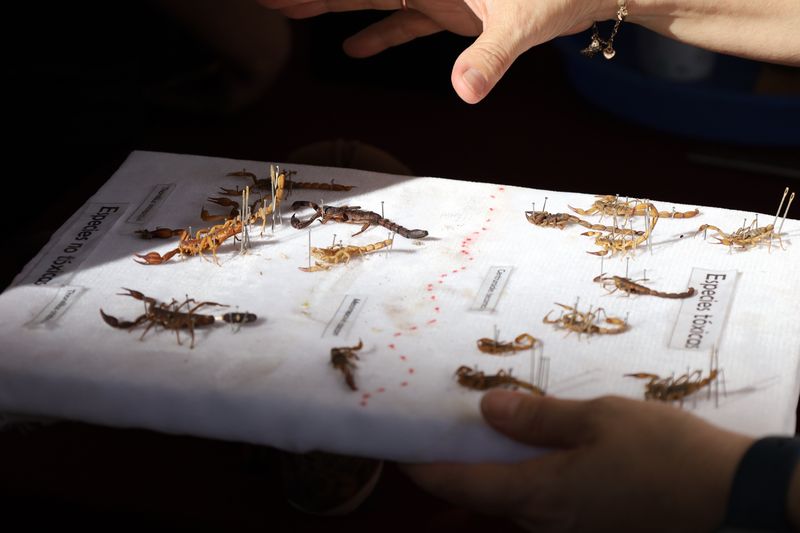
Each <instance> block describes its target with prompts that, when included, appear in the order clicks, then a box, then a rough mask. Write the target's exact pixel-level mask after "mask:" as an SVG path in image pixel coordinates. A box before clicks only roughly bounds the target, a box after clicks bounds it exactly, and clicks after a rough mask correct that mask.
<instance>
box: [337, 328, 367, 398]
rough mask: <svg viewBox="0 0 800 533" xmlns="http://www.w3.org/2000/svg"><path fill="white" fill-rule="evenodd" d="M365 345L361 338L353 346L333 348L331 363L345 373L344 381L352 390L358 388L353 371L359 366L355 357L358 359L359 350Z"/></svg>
mask: <svg viewBox="0 0 800 533" xmlns="http://www.w3.org/2000/svg"><path fill="white" fill-rule="evenodd" d="M363 347H364V344H363V343H362V342H361V339H358V344H357V345H355V346H352V347H347V346H345V347H342V348H331V365H332V366H333V368H335V369H337V370H339V371H341V372H342V374H344V381H345V383H347V386H348V387H350V389H351V390H358V387H356V380H355V377H354V376H353V372H354V371H355V370H356V368H358V367H357V366H356V364H355V363H354V362H353V359H355V360H358V354H357V353H356V352H357V351H358V350H360V349H361V348H363Z"/></svg>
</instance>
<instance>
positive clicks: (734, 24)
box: [258, 0, 800, 104]
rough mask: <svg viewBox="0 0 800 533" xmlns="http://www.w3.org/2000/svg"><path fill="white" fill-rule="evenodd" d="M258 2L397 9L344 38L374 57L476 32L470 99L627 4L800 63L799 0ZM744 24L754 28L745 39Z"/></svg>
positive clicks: (651, 19)
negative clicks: (541, 47) (529, 55)
mask: <svg viewBox="0 0 800 533" xmlns="http://www.w3.org/2000/svg"><path fill="white" fill-rule="evenodd" d="M258 1H259V2H260V3H261V4H263V5H264V6H266V7H268V8H271V9H278V10H280V11H281V12H283V13H284V14H285V15H286V16H287V17H289V18H295V19H303V18H308V17H313V16H316V15H321V14H323V13H330V12H341V11H358V10H366V9H371V10H385V11H394V13H392V14H391V15H389V16H388V17H386V18H384V19H383V20H381V21H379V22H376V23H375V24H373V25H371V26H369V27H367V28H365V29H364V30H362V31H360V32H359V33H357V34H356V35H354V36H352V37H350V38H349V39H347V40H346V41H345V43H344V49H345V52H347V53H348V54H349V55H351V56H353V57H368V56H372V55H375V54H377V53H379V52H382V51H383V50H386V49H387V48H390V47H392V46H398V45H401V44H403V43H407V42H409V41H411V40H414V39H416V38H418V37H424V36H426V35H432V34H434V33H437V32H440V31H451V32H453V33H457V34H459V35H465V36H476V37H477V39H476V40H475V42H474V43H473V44H472V45H471V46H469V47H468V48H467V49H466V50H464V52H463V53H461V55H460V56H459V57H458V59H457V60H456V62H455V65H453V71H452V74H451V80H452V83H453V88H454V89H455V90H456V92H457V93H458V95H459V96H460V97H461V98H462V99H463V100H464V101H465V102H468V103H470V104H474V103H477V102H480V101H481V100H482V99H483V98H484V97H485V96H486V95H487V94H489V91H491V90H492V88H493V87H494V86H495V84H497V82H498V81H500V78H502V77H503V75H504V74H505V72H506V70H508V68H509V67H510V66H511V64H512V63H513V62H514V61H515V60H516V59H517V57H519V56H520V55H521V54H522V53H524V52H525V51H527V50H528V49H530V48H531V47H533V46H536V45H538V44H541V43H544V42H547V41H549V40H551V39H553V38H555V37H558V36H561V35H569V34H573V33H577V32H580V31H583V30H585V29H587V28H589V27H591V26H592V24H593V23H594V22H596V21H603V20H612V19H615V18H616V17H617V16H618V13H619V12H620V11H619V10H620V9H624V10H625V13H627V14H628V15H627V18H625V20H626V21H629V22H632V23H635V24H641V25H643V26H646V27H647V28H649V29H651V30H654V31H656V32H659V33H661V34H663V35H666V36H668V37H671V38H673V39H677V40H680V41H683V42H686V43H689V44H693V45H695V46H700V47H703V48H708V49H711V50H716V51H720V52H724V53H730V54H734V55H740V56H743V57H750V58H754V59H761V60H765V61H772V62H776V63H788V64H797V65H800V32H798V31H797V27H798V26H800V2H798V1H797V0H770V2H768V6H766V5H765V6H762V5H761V3H760V2H752V0H718V1H715V2H709V1H708V0H673V1H670V2H665V1H664V0H258ZM742 28H747V32H746V38H744V37H743V32H742ZM623 31H624V30H623ZM587 44H590V43H589V42H588V40H587ZM610 56H612V57H613V53H611V54H610Z"/></svg>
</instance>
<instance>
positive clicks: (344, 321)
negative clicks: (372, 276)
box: [322, 294, 367, 338]
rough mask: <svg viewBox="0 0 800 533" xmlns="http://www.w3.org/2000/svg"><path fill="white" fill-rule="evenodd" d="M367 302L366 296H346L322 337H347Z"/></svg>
mask: <svg viewBox="0 0 800 533" xmlns="http://www.w3.org/2000/svg"><path fill="white" fill-rule="evenodd" d="M366 301H367V297H366V296H353V295H351V294H348V295H346V296H345V297H344V298H343V299H342V303H340V304H339V308H338V309H337V310H336V313H335V314H334V315H333V318H331V320H330V322H328V325H327V326H325V331H323V332H322V336H323V337H325V336H331V337H342V338H345V337H347V334H348V333H349V331H350V329H351V328H352V327H353V322H355V319H356V317H357V316H358V313H360V312H361V308H362V307H364V304H365V303H366Z"/></svg>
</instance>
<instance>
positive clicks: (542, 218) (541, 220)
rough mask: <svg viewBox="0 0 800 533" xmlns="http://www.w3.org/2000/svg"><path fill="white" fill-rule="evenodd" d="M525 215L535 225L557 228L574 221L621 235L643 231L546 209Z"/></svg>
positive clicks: (594, 228) (585, 226)
mask: <svg viewBox="0 0 800 533" xmlns="http://www.w3.org/2000/svg"><path fill="white" fill-rule="evenodd" d="M525 216H526V217H527V218H528V222H530V223H531V224H533V225H535V226H541V227H544V228H558V229H564V228H565V227H566V226H567V225H568V224H571V223H574V224H579V225H581V226H583V227H584V228H588V229H591V230H597V231H607V232H612V231H615V232H617V233H620V234H622V235H636V236H638V235H644V232H643V231H641V230H633V229H628V228H612V227H611V226H604V225H602V224H592V223H590V222H587V221H585V220H583V219H580V218H578V217H576V216H575V215H570V214H569V213H548V212H547V211H525Z"/></svg>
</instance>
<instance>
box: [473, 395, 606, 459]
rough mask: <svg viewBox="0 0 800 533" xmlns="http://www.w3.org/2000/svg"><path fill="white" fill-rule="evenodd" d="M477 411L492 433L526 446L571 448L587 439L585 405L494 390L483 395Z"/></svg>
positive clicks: (587, 427)
mask: <svg viewBox="0 0 800 533" xmlns="http://www.w3.org/2000/svg"><path fill="white" fill-rule="evenodd" d="M481 411H482V412H483V417H484V418H485V419H486V421H487V422H488V423H489V425H491V426H492V427H493V428H494V429H496V430H497V431H499V432H500V433H503V434H505V435H507V436H509V437H511V438H512V439H514V440H517V441H520V442H523V443H526V444H531V445H536V446H557V447H574V446H577V445H579V444H581V443H584V442H587V441H588V440H589V439H590V438H591V432H592V426H593V424H592V423H591V419H590V416H588V414H587V411H588V408H587V402H580V401H575V400H559V399H557V398H551V397H546V396H545V397H540V396H532V395H530V394H527V393H521V392H512V391H508V390H502V389H495V390H491V391H489V392H487V393H486V394H484V396H483V399H482V400H481Z"/></svg>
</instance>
